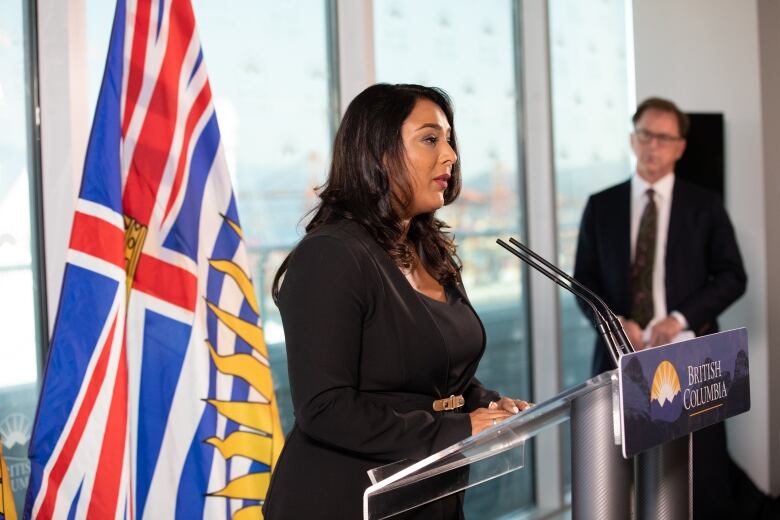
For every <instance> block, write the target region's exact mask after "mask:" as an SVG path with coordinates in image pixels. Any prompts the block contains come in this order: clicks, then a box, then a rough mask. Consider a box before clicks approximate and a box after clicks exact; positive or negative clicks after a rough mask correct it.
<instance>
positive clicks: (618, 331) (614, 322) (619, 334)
mask: <svg viewBox="0 0 780 520" xmlns="http://www.w3.org/2000/svg"><path fill="white" fill-rule="evenodd" d="M509 241H510V242H511V243H512V244H513V245H515V246H517V247H519V248H520V249H522V250H523V251H524V252H525V253H527V254H528V255H530V256H532V257H533V258H534V259H536V260H537V261H539V262H541V263H542V264H543V265H544V266H545V267H547V268H548V269H550V270H552V271H554V272H555V273H556V274H557V275H558V276H560V277H562V278H564V279H565V280H566V281H567V282H569V283H570V284H572V285H573V286H574V285H576V286H577V287H579V288H580V289H582V290H584V291H585V292H586V293H587V294H589V295H590V296H591V297H592V298H593V299H595V300H596V302H598V304H599V305H600V306H601V308H602V309H604V311H605V313H606V315H607V317H608V318H609V319H608V320H607V322H608V324H609V329H610V331H611V332H612V334H613V335H614V336H615V337H616V339H617V340H618V346H619V348H620V350H621V351H622V352H623V354H630V353H631V352H635V349H634V346H633V345H632V344H631V340H629V339H628V336H627V335H626V331H625V329H623V325H622V324H621V323H620V320H619V319H618V317H617V315H616V314H615V313H614V312H612V309H610V308H609V306H608V305H607V304H606V303H605V302H604V300H602V299H601V297H600V296H599V295H598V294H596V293H594V292H593V291H591V290H590V289H589V288H588V287H586V286H585V285H583V284H581V283H580V282H579V281H577V279H576V278H574V277H573V276H571V275H569V274H568V273H567V272H566V271H564V270H563V269H561V268H559V267H558V266H556V265H554V264H553V263H552V262H549V261H547V260H545V259H544V258H543V257H542V256H541V255H539V254H538V253H536V252H535V251H533V250H532V249H531V248H530V247H528V246H526V245H525V244H523V243H521V242H520V241H518V240H515V238H513V237H509Z"/></svg>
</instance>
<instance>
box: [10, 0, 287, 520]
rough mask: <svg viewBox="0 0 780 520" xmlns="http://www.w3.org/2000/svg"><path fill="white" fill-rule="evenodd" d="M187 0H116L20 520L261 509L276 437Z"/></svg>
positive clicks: (263, 354)
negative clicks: (26, 492) (26, 491)
mask: <svg viewBox="0 0 780 520" xmlns="http://www.w3.org/2000/svg"><path fill="white" fill-rule="evenodd" d="M250 272H251V270H250V265H249V260H248V256H247V252H246V248H245V244H244V241H243V238H242V229H241V226H240V223H239V219H238V214H237V209H236V199H235V196H234V194H233V191H232V189H231V185H230V176H229V174H228V171H227V167H226V160H225V157H224V150H223V148H222V145H221V142H220V134H219V127H218V125H217V117H216V114H215V112H214V105H213V103H212V94H211V89H210V87H209V81H208V78H207V75H206V69H205V65H204V62H203V52H202V49H201V45H200V41H199V39H198V35H197V31H196V30H195V19H194V16H193V11H192V6H191V4H190V0H119V1H118V3H117V8H116V14H115V18H114V26H113V29H112V33H111V41H110V44H109V51H108V58H107V62H106V68H105V73H104V77H103V83H102V86H101V90H100V94H99V99H98V104H97V108H96V111H95V117H94V121H93V126H92V133H91V136H90V139H89V145H88V149H87V155H86V160H85V166H84V175H83V179H82V184H81V190H80V193H79V198H78V201H77V203H76V209H75V215H74V219H73V228H72V231H71V238H70V245H69V250H68V256H67V264H66V266H65V277H64V282H63V288H62V295H61V300H60V304H59V311H58V315H57V321H56V325H55V328H54V334H53V337H52V342H51V348H50V351H49V356H48V360H47V365H46V373H45V378H44V382H43V388H42V392H41V397H40V403H39V406H38V412H37V417H36V420H35V427H34V431H33V438H32V441H31V447H30V460H31V465H32V468H31V469H32V473H31V477H30V484H29V490H28V495H27V502H26V504H25V512H24V513H25V514H24V516H25V518H46V519H48V518H63V519H65V518H95V519H101V520H102V519H108V518H117V519H133V518H150V519H166V518H186V519H194V518H209V519H211V518H234V519H244V518H260V517H261V512H260V505H261V504H262V501H263V499H264V497H265V491H266V488H267V486H268V482H269V479H270V474H271V468H272V467H273V465H274V462H275V461H276V459H277V457H278V455H279V452H280V451H281V445H282V432H281V426H280V423H279V416H278V411H277V408H276V401H275V398H274V393H273V385H272V382H271V372H270V368H269V365H268V352H267V350H266V345H265V343H264V340H263V334H262V329H261V327H260V322H259V310H258V303H257V299H256V297H255V292H254V289H253V286H252V281H251V276H250Z"/></svg>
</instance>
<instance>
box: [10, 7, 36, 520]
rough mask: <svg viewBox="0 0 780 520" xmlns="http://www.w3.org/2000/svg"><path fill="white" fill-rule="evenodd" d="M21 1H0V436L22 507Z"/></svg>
mask: <svg viewBox="0 0 780 520" xmlns="http://www.w3.org/2000/svg"><path fill="white" fill-rule="evenodd" d="M28 8H29V6H28V5H27V3H26V2H2V3H0V71H2V76H0V127H2V128H5V129H16V130H15V131H4V132H0V287H2V288H3V292H2V297H0V327H1V328H2V330H3V341H2V342H0V360H2V361H0V438H1V439H2V443H3V454H4V457H5V459H6V462H7V463H8V471H9V476H10V479H11V487H12V489H13V492H14V499H15V502H16V508H17V511H19V512H21V511H22V506H23V504H24V495H25V492H26V489H27V480H28V477H29V475H30V463H29V461H28V460H27V449H28V447H29V441H30V435H31V433H32V423H33V419H34V416H35V407H36V404H37V395H38V365H39V356H38V351H39V350H38V344H39V341H41V338H39V337H38V330H39V329H38V327H39V320H40V314H39V303H38V301H37V297H36V294H37V291H38V287H37V280H38V265H37V258H36V242H35V240H36V232H34V231H33V230H34V229H35V225H34V222H35V213H34V212H37V211H38V208H37V207H36V205H35V202H33V203H32V204H31V201H35V200H37V197H35V196H34V195H35V194H34V193H33V192H32V190H33V189H34V183H33V175H35V169H34V167H33V166H32V164H33V162H32V157H33V154H37V153H38V152H37V150H35V149H34V147H33V146H32V145H31V143H30V139H29V132H28V131H27V129H29V128H31V118H30V114H31V110H30V109H29V107H30V106H31V104H30V100H29V98H28V97H27V96H28V92H27V85H28V84H27V83H26V81H25V80H26V77H27V73H28V69H27V63H28V57H29V52H30V50H29V48H28V46H27V38H28V35H27V34H25V33H26V30H27V29H26V27H27V21H28V20H27V13H26V12H25V10H26V9H28Z"/></svg>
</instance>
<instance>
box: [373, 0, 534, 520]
mask: <svg viewBox="0 0 780 520" xmlns="http://www.w3.org/2000/svg"><path fill="white" fill-rule="evenodd" d="M515 27H516V24H515V14H514V4H513V3H512V2H510V1H508V0H505V1H500V2H494V3H491V4H490V8H489V9H488V8H486V6H484V5H482V4H476V3H474V2H469V1H465V0H458V1H452V2H447V3H446V4H443V3H434V4H421V3H419V2H414V1H412V0H395V1H392V2H375V3H374V39H375V51H376V57H375V62H376V78H377V81H379V82H387V83H420V84H423V85H428V86H435V87H440V88H442V89H444V90H445V91H446V92H447V93H448V94H449V95H450V97H451V98H452V100H453V104H454V107H455V129H456V132H457V135H458V146H459V148H460V150H459V153H460V159H461V164H462V173H463V190H462V192H461V196H460V198H459V199H458V201H457V202H456V203H455V204H453V205H452V206H451V207H448V208H445V209H444V210H443V211H441V212H440V217H441V218H442V219H443V220H445V221H446V222H447V223H448V224H449V225H450V226H451V227H452V230H453V232H454V234H455V238H456V240H457V243H458V253H459V255H460V258H461V260H462V261H463V278H464V283H465V285H466V289H467V290H468V291H469V296H470V298H471V301H472V303H473V305H474V307H475V308H476V309H477V312H478V313H479V315H480V317H481V318H482V320H483V322H484V324H485V328H486V331H487V337H488V345H487V350H486V353H485V356H484V357H483V359H482V362H481V363H480V367H479V371H478V373H477V376H478V377H479V378H480V380H481V381H482V382H483V383H485V384H486V386H488V387H491V388H495V389H497V390H499V391H500V392H501V393H502V394H503V395H513V396H518V397H521V396H524V397H529V398H530V391H531V384H530V367H529V364H530V356H529V344H528V336H527V331H528V326H527V308H526V295H525V294H524V284H523V275H522V273H523V271H522V270H521V267H520V264H519V262H518V261H516V260H515V259H514V257H512V256H510V255H508V254H507V253H506V251H503V250H502V249H501V248H500V247H498V246H497V245H496V244H495V238H496V237H497V236H502V237H506V236H509V235H513V236H519V235H520V234H521V230H522V229H523V227H524V224H523V203H522V201H523V195H522V182H521V171H520V165H519V160H518V158H519V153H518V142H519V140H518V124H517V121H518V109H519V98H520V94H519V92H518V87H517V72H516V65H515V63H516V61H515V53H516V52H518V49H517V48H516V47H515V42H516V41H517V38H516V37H515ZM532 460H533V457H532V455H531V453H530V449H529V451H527V453H526V461H528V466H527V467H526V468H525V469H524V470H523V471H518V472H515V473H512V474H509V475H507V476H505V477H502V478H499V479H496V480H494V481H492V482H490V483H487V484H483V485H481V486H478V487H476V488H473V489H471V490H470V491H469V492H468V493H467V494H466V514H467V517H469V518H472V517H473V518H486V519H487V518H498V517H501V516H502V515H506V514H509V513H511V512H513V511H517V510H518V509H519V508H521V507H524V506H527V505H530V504H532V503H533V467H532V466H533V464H532Z"/></svg>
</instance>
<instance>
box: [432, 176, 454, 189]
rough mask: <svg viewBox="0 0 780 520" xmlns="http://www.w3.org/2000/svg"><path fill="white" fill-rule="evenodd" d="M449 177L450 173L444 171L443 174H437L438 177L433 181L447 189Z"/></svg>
mask: <svg viewBox="0 0 780 520" xmlns="http://www.w3.org/2000/svg"><path fill="white" fill-rule="evenodd" d="M450 177H451V175H450V174H448V173H445V174H444V175H439V176H438V177H436V178H435V179H433V181H434V182H435V183H436V184H438V185H439V187H440V188H441V189H443V190H446V189H447V185H448V184H449V182H450Z"/></svg>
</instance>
